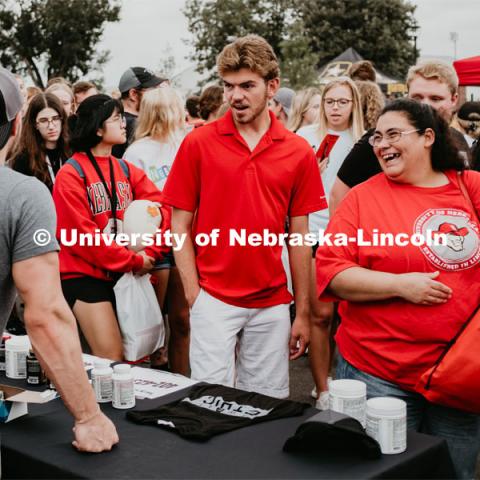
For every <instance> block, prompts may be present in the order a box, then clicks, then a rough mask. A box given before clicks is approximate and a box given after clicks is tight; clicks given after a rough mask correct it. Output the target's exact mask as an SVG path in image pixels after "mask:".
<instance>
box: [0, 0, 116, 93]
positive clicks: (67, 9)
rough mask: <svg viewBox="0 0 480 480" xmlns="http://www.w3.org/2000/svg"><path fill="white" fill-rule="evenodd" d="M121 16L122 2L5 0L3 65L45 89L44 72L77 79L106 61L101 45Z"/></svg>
mask: <svg viewBox="0 0 480 480" xmlns="http://www.w3.org/2000/svg"><path fill="white" fill-rule="evenodd" d="M119 16H120V4H119V2H118V0H17V1H11V0H0V52H1V53H0V63H1V64H2V65H4V66H6V67H9V68H11V69H12V70H14V71H17V72H23V73H25V72H26V73H28V74H29V75H30V77H31V78H32V80H33V81H34V83H35V84H36V85H38V86H40V87H43V86H44V75H43V74H44V73H45V76H46V78H50V77H54V76H63V77H65V78H68V79H69V80H71V81H76V80H78V79H79V78H81V77H83V76H85V75H86V74H87V73H89V72H90V71H91V70H96V69H98V68H99V67H100V66H102V65H103V64H104V63H105V62H106V61H107V59H108V52H106V51H97V49H96V45H97V43H98V41H99V40H100V37H101V35H102V33H103V29H104V26H105V23H106V22H116V21H118V20H119Z"/></svg>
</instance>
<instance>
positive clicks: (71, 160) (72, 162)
mask: <svg viewBox="0 0 480 480" xmlns="http://www.w3.org/2000/svg"><path fill="white" fill-rule="evenodd" d="M65 165H71V166H72V167H73V168H74V169H75V170H76V172H77V173H78V175H79V177H80V178H81V179H83V183H84V185H85V193H86V195H87V200H88V203H89V205H90V209H91V210H92V212H94V211H95V209H94V208H93V203H92V199H91V198H90V195H89V194H88V191H87V179H86V177H85V172H84V171H83V168H82V166H81V165H80V164H79V163H78V162H77V160H75V159H74V158H69V159H68V160H67V161H66V162H65Z"/></svg>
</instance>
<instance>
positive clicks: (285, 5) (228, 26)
mask: <svg viewBox="0 0 480 480" xmlns="http://www.w3.org/2000/svg"><path fill="white" fill-rule="evenodd" d="M294 6H295V0H187V3H186V5H185V9H184V11H183V13H184V14H185V16H186V17H187V21H188V29H189V31H190V33H191V34H192V38H193V40H192V41H191V42H190V43H191V45H192V46H193V49H194V52H193V53H192V55H190V59H191V60H192V61H194V62H195V63H196V64H197V71H198V72H199V73H203V72H205V71H207V72H208V71H210V70H213V68H214V67H215V60H216V57H217V55H218V54H219V53H220V52H221V51H222V49H223V47H224V46H225V45H226V44H227V43H229V42H230V41H231V39H232V38H234V37H242V36H244V35H247V34H250V33H257V34H258V35H261V36H262V37H264V38H265V39H266V40H267V41H268V42H269V43H270V45H272V47H273V49H274V50H275V52H276V53H277V55H279V56H280V57H281V48H280V43H281V42H282V41H283V40H284V39H285V37H286V26H287V24H288V22H289V21H291V18H292V16H293V14H294ZM214 77H215V74H214V73H212V75H211V76H210V78H212V79H213V78H214Z"/></svg>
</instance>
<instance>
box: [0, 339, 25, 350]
mask: <svg viewBox="0 0 480 480" xmlns="http://www.w3.org/2000/svg"><path fill="white" fill-rule="evenodd" d="M7 345H8V346H9V347H19V348H22V349H27V350H30V340H29V339H28V335H20V336H17V337H11V338H9V339H7V340H5V346H7Z"/></svg>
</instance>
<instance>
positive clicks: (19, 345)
mask: <svg viewBox="0 0 480 480" xmlns="http://www.w3.org/2000/svg"><path fill="white" fill-rule="evenodd" d="M30 347H31V345H30V340H29V339H28V336H27V335H23V336H19V337H12V338H9V339H8V340H7V341H6V342H5V374H6V376H7V378H27V356H28V352H29V351H30Z"/></svg>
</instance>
